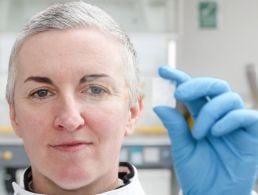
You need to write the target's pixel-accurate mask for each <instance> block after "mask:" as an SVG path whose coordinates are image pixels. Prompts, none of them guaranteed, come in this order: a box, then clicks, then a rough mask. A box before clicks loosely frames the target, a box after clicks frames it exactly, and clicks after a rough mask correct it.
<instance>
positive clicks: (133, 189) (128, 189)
mask: <svg viewBox="0 0 258 195" xmlns="http://www.w3.org/2000/svg"><path fill="white" fill-rule="evenodd" d="M133 169H134V176H133V177H132V178H131V179H130V183H129V184H127V185H125V186H123V187H121V188H118V189H115V190H112V191H109V192H104V193H101V194H98V195H128V194H137V195H145V193H144V191H143V189H142V186H141V184H140V182H139V179H138V172H137V170H136V168H135V167H134V166H133ZM23 178H24V177H22V180H21V181H20V184H18V183H16V182H13V183H12V185H13V190H14V195H43V194H38V193H33V192H29V191H27V190H25V189H24V180H23Z"/></svg>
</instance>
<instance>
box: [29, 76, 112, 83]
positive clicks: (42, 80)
mask: <svg viewBox="0 0 258 195" xmlns="http://www.w3.org/2000/svg"><path fill="white" fill-rule="evenodd" d="M103 77H104V78H107V77H108V75H106V74H91V75H84V76H83V77H82V78H81V79H80V81H79V82H80V84H82V83H85V82H91V81H94V80H96V79H99V78H103ZM29 81H34V82H38V83H46V84H51V85H52V84H53V81H52V80H51V79H50V78H48V77H41V76H30V77H28V78H27V79H26V80H25V81H24V83H26V82H29Z"/></svg>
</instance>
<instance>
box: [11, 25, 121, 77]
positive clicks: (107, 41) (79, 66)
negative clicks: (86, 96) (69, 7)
mask: <svg viewBox="0 0 258 195" xmlns="http://www.w3.org/2000/svg"><path fill="white" fill-rule="evenodd" d="M122 48H123V46H122V44H121V43H120V42H119V41H118V40H116V39H115V38H114V37H112V36H111V35H108V34H104V33H103V32H100V31H98V30H96V29H93V28H88V29H72V30H51V31H46V32H41V33H37V34H35V35H32V36H31V37H29V38H27V39H26V41H25V42H24V43H23V45H22V47H21V48H20V51H19V53H18V55H17V58H16V63H17V66H18V67H17V70H18V71H17V72H18V73H19V74H21V73H22V74H26V73H27V74H32V73H35V74H37V73H44V72H47V73H52V74H54V73H56V72H58V73H59V74H60V73H62V72H63V71H65V72H66V74H67V72H68V73H73V74H74V73H76V71H77V73H80V72H82V71H83V72H85V71H86V72H89V73H98V72H102V73H103V72H104V73H105V74H117V73H121V72H120V71H121V69H122V67H123V65H124V63H123V57H122V56H123V55H122V50H123V49H122ZM19 74H18V75H19Z"/></svg>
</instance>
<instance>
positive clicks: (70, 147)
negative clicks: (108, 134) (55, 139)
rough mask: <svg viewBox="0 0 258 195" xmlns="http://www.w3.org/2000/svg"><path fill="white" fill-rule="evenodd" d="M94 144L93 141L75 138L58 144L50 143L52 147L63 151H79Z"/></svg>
mask: <svg viewBox="0 0 258 195" xmlns="http://www.w3.org/2000/svg"><path fill="white" fill-rule="evenodd" d="M92 144H93V143H92V142H85V141H75V140H74V141H67V142H61V143H58V144H52V145H50V147H51V148H53V149H55V150H58V151H61V152H77V151H81V150H83V149H85V148H87V147H89V146H90V145H92Z"/></svg>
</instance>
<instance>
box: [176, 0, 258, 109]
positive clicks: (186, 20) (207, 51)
mask: <svg viewBox="0 0 258 195" xmlns="http://www.w3.org/2000/svg"><path fill="white" fill-rule="evenodd" d="M179 2H180V6H179V7H180V10H179V19H180V23H179V29H178V31H179V39H178V56H177V64H178V68H180V69H182V70H185V71H187V72H188V73H190V74H192V75H194V76H196V75H198V76H200V75H201V76H215V77H219V78H223V79H226V80H228V81H229V83H230V84H231V86H232V88H233V89H234V90H235V91H237V92H239V93H240V94H241V95H242V96H243V98H244V99H245V100H246V101H247V103H248V104H249V105H250V104H251V102H250V99H251V95H250V91H249V88H248V85H247V80H246V77H245V65H246V64H249V63H254V64H257V65H258V11H257V8H258V1H257V0H217V1H216V2H217V3H218V6H219V11H218V13H219V27H218V28H217V29H215V30H203V29H200V28H199V27H198V2H200V0H191V1H189V0H181V1H180V0H179Z"/></svg>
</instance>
